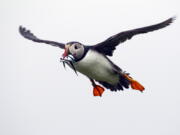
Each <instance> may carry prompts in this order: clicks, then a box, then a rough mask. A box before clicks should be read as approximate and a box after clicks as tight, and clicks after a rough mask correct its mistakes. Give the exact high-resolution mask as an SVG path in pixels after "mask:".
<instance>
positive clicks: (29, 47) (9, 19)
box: [0, 0, 180, 135]
mask: <svg viewBox="0 0 180 135" xmlns="http://www.w3.org/2000/svg"><path fill="white" fill-rule="evenodd" d="M179 5H180V3H179V0H146V1H145V0H133V1H132V0H124V1H122V0H107V1H105V0H99V1H97V0H86V1H85V0H74V1H70V0H38V1H37V0H26V1H25V0H13V1H12V0H1V1H0V17H1V19H0V20H1V25H0V29H1V31H0V37H1V38H0V41H1V49H0V61H1V67H0V74H1V76H0V81H1V85H0V134H1V135H41V134H43V135H52V134H53V135H60V134H61V135H72V134H78V135H92V134H93V135H96V134H103V135H110V134H112V135H120V134H121V135H132V134H135V135H136V134H138V135H170V134H171V135H179V134H180V129H179V127H180V116H179V114H180V85H179V75H180V70H179V69H180V62H179V58H180V38H179V35H180V29H179V28H180V25H179V24H180V19H179V18H177V20H176V21H175V23H174V24H172V25H171V26H169V27H167V28H165V29H162V30H159V31H156V32H152V33H148V34H144V35H139V36H135V37H134V38H132V39H131V40H130V41H127V42H125V43H123V44H122V45H120V46H119V47H118V49H117V50H116V51H115V53H114V56H113V57H112V58H111V60H113V61H114V62H115V63H116V64H117V65H119V66H120V67H121V68H122V69H123V70H125V71H127V72H129V73H131V75H132V77H134V78H135V79H137V80H138V81H139V82H140V83H142V84H143V85H144V86H145V88H146V90H145V92H144V93H140V92H138V91H134V90H131V89H128V90H125V91H123V92H121V91H120V92H110V91H109V90H106V91H105V92H104V94H103V97H102V98H99V97H93V95H92V89H93V88H92V86H91V83H90V82H89V80H88V79H87V78H86V77H85V76H83V75H79V76H78V77H77V76H76V75H75V74H74V73H73V71H71V70H70V69H67V70H64V68H63V66H62V65H61V64H60V63H59V58H60V56H61V54H62V53H63V50H61V49H59V48H56V47H51V46H48V45H44V44H37V43H34V42H31V41H28V40H26V39H24V38H22V37H21V36H20V34H19V33H18V26H19V25H23V26H26V27H27V28H28V29H31V31H32V32H33V33H34V34H35V35H37V36H38V37H40V38H44V39H49V40H54V41H60V42H64V43H66V42H69V41H74V40H75V41H80V42H82V43H84V44H88V45H91V44H92V45H93V44H96V43H98V42H101V41H103V40H105V39H106V38H108V37H109V36H111V35H113V34H116V33H118V32H120V31H123V30H129V29H133V28H138V27H142V26H146V25H151V24H154V23H158V22H161V21H164V20H166V19H168V18H169V17H171V16H174V15H177V16H178V15H179V14H180V10H179V9H180V6H179Z"/></svg>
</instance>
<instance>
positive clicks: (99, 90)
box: [93, 85, 104, 97]
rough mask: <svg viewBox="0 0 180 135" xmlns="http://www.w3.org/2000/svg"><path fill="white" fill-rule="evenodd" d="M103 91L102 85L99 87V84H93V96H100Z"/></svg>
mask: <svg viewBox="0 0 180 135" xmlns="http://www.w3.org/2000/svg"><path fill="white" fill-rule="evenodd" d="M103 92H104V88H103V87H101V86H99V85H95V86H94V89H93V95H94V96H100V97H101V96H102V94H103Z"/></svg>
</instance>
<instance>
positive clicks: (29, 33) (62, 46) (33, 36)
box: [19, 26, 65, 49]
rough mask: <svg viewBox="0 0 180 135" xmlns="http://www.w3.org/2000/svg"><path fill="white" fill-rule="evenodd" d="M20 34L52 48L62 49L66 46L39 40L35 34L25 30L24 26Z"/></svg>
mask: <svg viewBox="0 0 180 135" xmlns="http://www.w3.org/2000/svg"><path fill="white" fill-rule="evenodd" d="M19 32H20V34H21V35H22V36H23V37H24V38H26V39H29V40H32V41H34V42H38V43H45V44H49V45H52V46H56V47H60V48H62V49H64V48H65V45H64V44H63V43H58V42H54V41H48V40H42V39H39V38H37V37H36V36H35V35H34V34H33V33H31V31H30V30H27V29H26V28H24V27H22V26H20V27H19Z"/></svg>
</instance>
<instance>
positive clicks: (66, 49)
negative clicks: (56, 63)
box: [62, 45, 70, 59]
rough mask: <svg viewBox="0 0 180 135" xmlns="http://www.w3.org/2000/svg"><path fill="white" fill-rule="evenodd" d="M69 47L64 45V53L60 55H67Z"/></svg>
mask: <svg viewBox="0 0 180 135" xmlns="http://www.w3.org/2000/svg"><path fill="white" fill-rule="evenodd" d="M69 47H70V45H65V49H64V53H63V55H62V57H63V59H64V58H65V57H67V56H68V55H69Z"/></svg>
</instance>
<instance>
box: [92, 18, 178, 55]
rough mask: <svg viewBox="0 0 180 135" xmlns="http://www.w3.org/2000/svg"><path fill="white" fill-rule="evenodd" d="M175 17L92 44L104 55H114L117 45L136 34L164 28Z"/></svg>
mask: <svg viewBox="0 0 180 135" xmlns="http://www.w3.org/2000/svg"><path fill="white" fill-rule="evenodd" d="M174 19H175V18H169V19H168V20H166V21H164V22H161V23H159V24H155V25H151V26H147V27H143V28H138V29H134V30H129V31H124V32H120V33H118V34H116V35H114V36H112V37H109V38H108V39H106V40H105V41H103V42H101V43H98V44H96V45H95V46H92V48H93V49H95V50H96V51H98V52H100V53H102V54H104V55H109V56H112V55H113V51H114V50H115V49H116V46H117V45H118V44H120V43H122V42H124V41H126V40H128V39H131V38H132V37H133V36H134V35H136V34H143V33H147V32H151V31H154V30H158V29H161V28H164V27H166V26H168V25H170V24H171V23H172V22H173V20H174Z"/></svg>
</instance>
